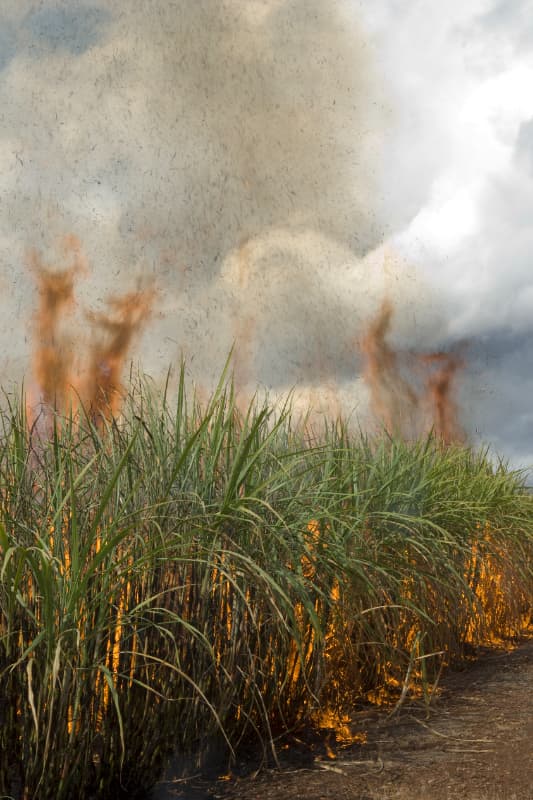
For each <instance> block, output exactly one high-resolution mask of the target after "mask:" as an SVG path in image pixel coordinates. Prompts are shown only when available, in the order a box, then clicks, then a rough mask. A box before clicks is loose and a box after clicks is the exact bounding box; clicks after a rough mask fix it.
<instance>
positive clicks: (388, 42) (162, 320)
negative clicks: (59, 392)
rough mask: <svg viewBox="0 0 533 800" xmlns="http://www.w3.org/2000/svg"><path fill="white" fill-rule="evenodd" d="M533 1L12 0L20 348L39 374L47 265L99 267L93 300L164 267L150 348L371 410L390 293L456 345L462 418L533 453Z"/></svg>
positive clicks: (530, 460)
mask: <svg viewBox="0 0 533 800" xmlns="http://www.w3.org/2000/svg"><path fill="white" fill-rule="evenodd" d="M532 45H533V6H532V3H531V0H467V2H465V0H462V2H456V0H449V2H447V3H442V2H438V0H424V2H422V0H401V2H400V0H373V2H372V3H370V2H356V0H246V2H244V0H194V2H193V0H142V2H141V0H135V2H131V3H123V2H122V1H121V0H95V2H79V0H65V1H64V2H57V1H55V0H54V1H52V0H40V1H39V2H36V0H16V2H15V0H2V4H1V6H0V109H1V120H2V124H1V126H0V139H1V144H0V163H1V169H0V288H1V289H2V292H1V295H0V343H1V345H2V351H1V352H2V362H3V364H2V366H3V374H4V376H5V381H6V382H7V383H10V382H11V383H15V384H16V383H19V382H20V381H21V380H22V378H23V377H24V378H25V379H26V380H30V378H28V371H29V364H30V351H31V346H32V343H31V339H32V331H34V327H32V313H33V309H34V308H35V305H36V302H37V296H36V289H35V285H34V281H33V279H32V276H31V274H30V271H29V270H28V268H27V261H28V251H29V250H30V249H31V248H36V249H37V250H38V251H39V252H40V253H41V255H42V259H43V262H44V263H45V264H47V265H50V266H55V267H57V268H61V267H62V266H64V261H65V255H64V254H63V253H62V250H61V237H63V236H65V235H69V234H74V235H75V236H77V237H78V238H79V240H80V242H81V247H82V248H83V252H84V256H85V259H86V261H87V264H88V267H89V269H88V273H87V274H86V275H85V276H83V277H80V281H79V286H78V294H77V296H78V311H77V316H76V317H75V318H73V319H72V320H70V321H68V322H69V324H70V326H71V332H72V333H71V335H72V337H73V339H75V340H76V341H78V340H79V348H80V352H82V351H83V347H84V346H86V344H87V341H86V340H87V338H90V336H91V335H93V334H92V333H91V331H90V328H89V326H88V325H87V324H86V314H87V312H88V311H91V310H92V311H95V310H101V309H102V308H104V307H105V301H106V298H109V297H110V296H112V295H116V294H120V293H122V292H126V291H130V290H131V289H132V288H135V286H137V285H138V284H139V281H140V282H141V283H143V282H144V284H147V283H148V282H149V281H152V282H154V283H155V286H156V287H157V291H158V295H157V302H156V304H155V308H154V313H153V316H152V319H151V321H150V324H149V325H148V326H147V328H146V330H145V331H144V333H143V335H142V337H139V339H138V341H137V342H136V346H135V349H134V351H133V352H132V357H133V358H135V359H137V360H138V362H140V363H141V364H142V368H143V369H145V370H146V371H147V372H149V373H150V374H151V375H153V377H154V378H155V379H156V380H158V379H160V378H162V376H163V375H164V374H165V372H166V370H167V368H168V367H169V365H176V364H177V363H178V362H179V360H180V358H181V356H182V355H183V356H185V358H186V360H187V369H188V373H189V374H190V376H191V378H192V379H194V380H195V381H196V382H197V383H198V384H199V385H200V386H206V387H208V386H210V385H212V384H213V382H214V380H215V379H216V376H217V375H218V374H219V373H220V370H221V368H222V366H223V363H224V360H225V357H226V355H227V353H228V352H229V349H230V348H231V345H232V343H233V342H235V343H236V345H235V352H236V354H237V357H236V363H235V369H236V375H237V378H238V381H239V382H240V384H242V386H243V387H246V388H247V389H248V390H249V391H253V389H255V387H256V386H257V385H261V386H264V387H266V388H267V389H268V390H269V391H271V392H272V393H274V394H277V393H281V392H284V391H287V390H289V389H291V388H293V387H295V388H296V390H297V392H299V393H300V395H301V402H302V403H304V404H305V403H306V402H308V401H312V402H313V403H314V404H316V405H317V407H319V408H321V409H323V410H324V411H327V410H328V409H329V410H331V411H332V412H333V413H335V412H336V411H337V410H339V409H341V410H344V411H351V410H352V409H355V414H361V416H362V418H364V417H365V414H367V408H368V392H367V391H366V389H365V386H364V385H363V382H362V380H361V369H362V360H361V356H360V352H359V347H358V342H359V341H360V338H361V336H362V335H363V334H364V330H365V327H366V326H367V325H368V323H369V320H371V319H372V318H373V316H374V315H375V314H376V312H377V309H378V308H379V306H380V303H381V302H382V300H383V299H384V298H385V297H388V298H389V299H391V300H392V302H393V303H394V307H395V316H394V318H393V326H392V330H391V341H392V342H393V343H394V345H395V346H396V347H398V348H400V349H402V350H405V351H413V352H419V351H428V350H440V349H444V350H447V349H450V348H454V347H457V346H459V347H460V348H461V352H462V353H464V357H465V362H466V367H465V370H464V373H463V375H462V378H461V382H460V386H459V396H458V400H459V405H460V408H461V415H462V420H463V423H464V425H465V427H466V429H467V431H468V433H469V435H470V436H471V438H472V439H473V440H474V441H476V442H477V441H485V442H490V443H491V444H492V445H493V447H494V450H495V452H498V453H500V454H502V455H503V456H504V457H505V458H508V459H510V461H511V463H512V464H513V465H516V466H519V465H529V464H533V432H532V431H533V410H531V402H530V398H531V397H533V385H532V384H533V354H532V351H531V347H530V342H531V335H532V333H533V269H532V267H533V265H532V263H531V262H532V256H531V253H532V252H533V246H532V245H533V225H532V224H531V219H532V214H531V212H532V210H533V102H532V101H531V99H530V98H531V91H530V87H531V86H532V85H533V46H532Z"/></svg>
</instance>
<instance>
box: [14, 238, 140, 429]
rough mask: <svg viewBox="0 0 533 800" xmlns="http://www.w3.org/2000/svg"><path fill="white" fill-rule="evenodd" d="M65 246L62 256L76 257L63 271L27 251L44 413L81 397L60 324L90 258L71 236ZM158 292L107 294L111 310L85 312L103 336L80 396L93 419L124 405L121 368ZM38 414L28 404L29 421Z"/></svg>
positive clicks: (93, 349) (94, 346) (91, 353)
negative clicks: (35, 295)
mask: <svg viewBox="0 0 533 800" xmlns="http://www.w3.org/2000/svg"><path fill="white" fill-rule="evenodd" d="M61 250H62V254H63V256H64V257H66V256H68V255H71V256H72V263H71V265H70V266H69V267H67V268H65V269H63V270H53V269H50V268H49V267H47V266H45V265H44V264H43V262H42V259H41V256H40V254H39V253H38V252H37V251H36V250H31V251H30V253H29V256H28V263H29V267H30V270H31V272H32V273H33V275H34V277H35V279H36V281H37V286H38V289H39V296H40V302H39V307H38V310H37V312H36V315H35V325H34V339H35V344H34V355H33V360H32V366H33V373H34V376H35V382H36V384H37V386H38V398H39V406H40V412H41V413H42V411H44V412H45V415H46V412H47V411H49V410H50V409H53V410H58V411H65V410H67V408H68V406H69V404H70V405H71V407H73V408H75V407H76V405H77V403H76V401H77V396H78V395H77V389H78V384H79V380H78V379H77V377H76V375H75V366H76V365H75V363H74V348H73V347H72V336H71V335H70V336H67V335H66V333H65V331H64V330H62V326H63V324H64V321H65V318H66V317H67V315H68V314H69V313H71V312H72V310H73V308H74V305H75V301H74V284H75V279H76V278H77V277H78V276H79V275H80V274H81V273H82V272H85V271H86V262H85V259H84V257H83V255H82V252H81V244H80V242H79V240H78V239H77V238H76V237H75V236H73V235H69V236H65V237H64V238H63V239H62V240H61ZM154 296H155V290H153V289H149V290H148V289H143V290H141V289H139V290H138V291H135V292H130V293H128V294H125V295H123V296H122V297H112V298H111V299H109V300H108V302H107V304H108V307H109V311H108V312H107V313H100V314H97V313H94V312H86V317H87V318H88V319H89V320H90V321H91V322H92V323H93V324H94V325H95V327H96V328H97V329H98V331H99V335H98V334H97V336H96V340H95V341H93V342H92V343H91V344H90V346H89V350H88V352H87V353H86V354H85V358H86V362H87V363H88V372H87V378H86V380H85V381H84V383H83V386H82V387H81V391H80V392H79V396H80V399H81V401H82V402H83V403H85V404H86V407H87V408H88V409H89V411H90V413H91V414H92V416H93V418H94V419H95V420H101V419H102V418H104V417H109V416H111V415H113V414H116V413H117V412H118V411H119V409H120V404H121V393H122V384H121V372H122V369H123V367H124V363H125V360H126V357H127V354H128V351H129V349H130V347H131V344H132V341H133V339H134V336H135V334H137V333H138V332H140V330H141V328H142V325H143V323H144V322H145V321H146V320H147V319H148V317H149V316H150V313H151V309H152V304H153V300H154ZM29 405H30V406H31V404H29ZM37 416H38V415H37V414H35V411H34V409H32V408H31V407H29V408H28V418H29V419H30V421H31V422H34V420H35V418H36V417H37ZM45 422H46V416H45Z"/></svg>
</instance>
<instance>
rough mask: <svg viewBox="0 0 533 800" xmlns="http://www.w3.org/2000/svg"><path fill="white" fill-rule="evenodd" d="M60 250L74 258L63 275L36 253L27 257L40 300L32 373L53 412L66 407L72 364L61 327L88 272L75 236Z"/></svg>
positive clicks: (43, 401) (42, 400)
mask: <svg viewBox="0 0 533 800" xmlns="http://www.w3.org/2000/svg"><path fill="white" fill-rule="evenodd" d="M61 249H62V251H63V255H64V256H67V255H69V254H71V255H72V264H71V265H70V267H68V268H66V269H64V270H61V271H58V270H53V269H50V268H49V267H47V266H45V265H44V264H43V262H42V260H41V257H40V255H39V253H38V252H37V251H36V250H30V252H29V254H28V265H29V268H30V270H31V272H32V273H33V275H34V276H35V279H36V281H37V286H38V291H39V297H40V302H39V307H38V310H37V312H36V314H35V325H34V331H35V339H36V347H35V352H34V356H33V372H34V375H35V380H36V383H37V386H38V393H39V403H40V404H41V406H43V407H48V408H54V409H57V408H63V407H64V406H65V404H66V400H67V397H68V396H69V394H70V388H71V372H72V364H73V351H72V347H71V346H70V345H69V344H67V338H66V337H65V335H64V334H63V333H62V332H61V329H60V325H61V322H62V320H63V318H64V317H65V315H66V314H67V313H68V312H69V311H71V310H72V308H73V306H74V279H75V277H76V276H77V275H79V274H80V273H82V272H84V271H85V268H86V265H85V260H84V258H83V256H82V254H81V245H80V242H79V240H78V239H77V238H76V237H75V236H65V237H64V239H63V240H62V242H61Z"/></svg>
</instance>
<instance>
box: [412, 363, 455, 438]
mask: <svg viewBox="0 0 533 800" xmlns="http://www.w3.org/2000/svg"><path fill="white" fill-rule="evenodd" d="M422 361H423V362H424V363H426V364H428V365H430V366H434V365H435V367H436V368H435V369H434V370H433V371H432V372H431V374H430V375H429V377H428V379H427V383H426V389H427V396H428V400H429V402H430V403H431V416H432V419H433V430H434V433H435V436H436V437H437V438H438V439H441V440H442V442H444V444H451V443H452V442H458V441H462V440H463V439H464V438H465V437H464V431H463V430H462V428H461V426H460V425H459V421H458V414H457V407H456V404H455V401H454V399H453V394H452V390H453V388H454V387H453V382H454V379H455V376H456V374H457V371H458V370H459V369H460V368H461V367H462V366H463V361H462V360H461V359H460V358H459V357H458V356H457V355H455V354H453V353H429V354H428V355H424V356H422Z"/></svg>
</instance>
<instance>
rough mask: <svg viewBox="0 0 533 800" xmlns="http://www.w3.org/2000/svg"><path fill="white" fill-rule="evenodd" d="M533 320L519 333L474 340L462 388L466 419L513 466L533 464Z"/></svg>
mask: <svg viewBox="0 0 533 800" xmlns="http://www.w3.org/2000/svg"><path fill="white" fill-rule="evenodd" d="M532 341H533V324H531V327H530V329H529V330H528V331H525V332H523V333H516V332H513V331H511V330H497V331H493V332H491V333H486V334H484V335H482V336H478V337H475V338H473V339H472V340H471V342H470V343H469V346H468V349H467V354H468V361H467V364H468V367H467V373H466V376H465V383H464V386H463V389H464V391H463V393H462V411H463V417H464V420H465V423H466V424H467V426H468V429H469V431H470V433H471V435H472V436H473V437H474V438H477V439H481V440H482V441H484V442H486V443H490V444H491V446H492V449H493V452H494V453H495V454H500V455H502V456H503V457H507V458H511V459H512V463H513V465H514V466H516V467H518V466H524V467H533V441H532V439H531V430H532V429H533V410H532V408H531V402H530V398H531V397H532V396H533V348H532V347H531V342H532Z"/></svg>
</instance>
